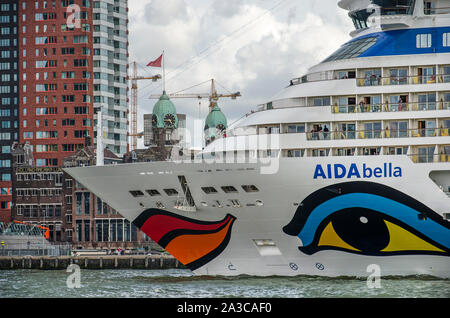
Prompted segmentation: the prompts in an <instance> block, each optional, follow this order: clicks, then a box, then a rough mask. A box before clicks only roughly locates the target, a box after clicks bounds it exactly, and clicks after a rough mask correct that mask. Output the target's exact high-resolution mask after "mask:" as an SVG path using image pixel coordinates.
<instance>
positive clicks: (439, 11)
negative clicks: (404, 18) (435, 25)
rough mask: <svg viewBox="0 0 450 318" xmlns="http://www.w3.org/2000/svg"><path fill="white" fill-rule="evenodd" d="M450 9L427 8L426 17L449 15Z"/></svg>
mask: <svg viewBox="0 0 450 318" xmlns="http://www.w3.org/2000/svg"><path fill="white" fill-rule="evenodd" d="M449 13H450V7H441V8H425V10H424V14H425V15H435V14H449Z"/></svg>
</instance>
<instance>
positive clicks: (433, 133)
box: [306, 128, 450, 141]
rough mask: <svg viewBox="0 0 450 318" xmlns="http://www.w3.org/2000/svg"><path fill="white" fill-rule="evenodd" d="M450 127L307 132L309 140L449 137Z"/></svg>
mask: <svg viewBox="0 0 450 318" xmlns="http://www.w3.org/2000/svg"><path fill="white" fill-rule="evenodd" d="M448 136H450V128H423V129H422V128H416V129H395V130H394V129H393V130H389V129H384V130H379V129H378V130H377V129H371V130H334V131H323V130H322V131H311V132H307V133H306V139H307V140H311V141H312V140H345V139H392V138H420V137H448Z"/></svg>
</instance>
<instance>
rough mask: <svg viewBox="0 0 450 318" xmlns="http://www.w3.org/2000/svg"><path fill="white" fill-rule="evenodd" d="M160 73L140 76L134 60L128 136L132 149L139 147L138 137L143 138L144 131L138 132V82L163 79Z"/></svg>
mask: <svg viewBox="0 0 450 318" xmlns="http://www.w3.org/2000/svg"><path fill="white" fill-rule="evenodd" d="M161 78H162V76H161V75H160V74H158V75H155V76H148V77H146V76H138V74H137V64H136V62H133V76H132V77H131V79H130V80H131V133H128V137H131V150H136V149H137V139H138V137H139V138H142V136H143V135H144V133H138V132H137V119H138V85H137V82H138V81H140V80H152V81H153V82H156V81H157V80H158V79H161Z"/></svg>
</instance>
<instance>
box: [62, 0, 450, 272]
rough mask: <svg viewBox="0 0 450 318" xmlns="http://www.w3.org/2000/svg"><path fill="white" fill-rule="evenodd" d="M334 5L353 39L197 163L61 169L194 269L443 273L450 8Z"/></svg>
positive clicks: (447, 268)
mask: <svg viewBox="0 0 450 318" xmlns="http://www.w3.org/2000/svg"><path fill="white" fill-rule="evenodd" d="M338 5H339V7H340V9H339V10H342V9H344V10H347V11H348V15H349V17H350V18H351V19H352V20H353V22H354V25H355V29H354V30H352V31H351V37H352V39H351V40H350V41H349V42H348V43H345V44H344V45H342V46H341V47H340V48H338V49H337V50H336V51H335V53H333V54H332V55H331V56H329V57H328V58H326V59H325V60H324V61H322V62H321V63H320V64H318V65H315V66H313V67H311V68H310V69H309V71H308V72H307V74H304V75H303V76H300V77H298V78H294V79H287V80H286V87H285V88H284V89H283V90H282V91H281V92H279V93H278V94H277V95H276V96H275V97H273V98H272V99H271V100H270V101H269V102H267V103H265V104H262V105H259V106H258V108H257V109H255V111H252V112H251V113H249V114H247V115H246V116H243V118H242V119H240V120H239V121H237V122H235V123H234V124H232V125H230V126H229V127H226V129H224V128H225V127H223V126H224V125H220V126H219V125H218V126H217V127H206V128H207V130H211V129H213V128H214V129H216V132H217V133H216V134H215V135H214V137H213V138H211V140H210V142H209V143H208V145H207V146H206V147H205V148H204V149H203V151H202V152H201V153H200V154H199V155H198V156H197V158H196V159H195V160H191V161H185V160H181V159H179V160H178V159H177V158H172V159H171V160H170V161H169V160H168V161H164V162H148V163H132V164H124V165H115V166H95V167H83V168H70V169H66V171H67V172H68V173H69V174H70V175H72V176H73V177H74V178H75V179H76V180H77V181H78V182H80V183H81V184H83V185H84V186H86V187H87V188H88V189H89V190H91V191H92V192H94V193H95V194H96V195H97V196H99V197H100V198H101V199H102V200H104V201H105V202H107V203H108V204H109V205H110V206H111V207H113V208H114V209H116V210H117V211H120V213H121V214H122V215H123V216H124V217H126V218H127V219H129V220H130V221H131V222H133V223H134V224H135V225H136V226H137V227H138V228H140V229H141V230H142V231H143V232H145V233H146V234H147V235H148V236H149V237H151V238H152V239H153V240H154V241H155V242H157V243H158V244H159V245H161V246H162V247H163V248H165V249H166V250H167V251H168V252H169V253H171V254H172V255H173V256H174V257H175V258H177V259H178V260H179V261H180V262H181V263H183V264H184V265H185V266H186V267H187V268H189V269H191V270H192V271H194V272H195V273H196V274H199V275H224V276H235V275H255V276H271V275H278V276H295V275H312V276H327V277H337V276H351V277H367V276H368V275H369V274H370V273H371V268H373V265H376V266H378V268H379V270H380V274H381V275H382V276H408V275H431V276H435V277H443V278H449V277H450V257H449V256H450V222H449V220H450V195H449V192H450V136H449V130H450V1H448V0H425V1H423V0H341V1H339V2H338ZM292 67H295V65H292ZM299 75H300V74H299ZM164 99H165V100H167V99H168V98H167V96H165V98H164ZM214 109H216V110H217V109H218V107H217V105H215V106H214ZM157 122H158V120H157V118H156V119H155V124H156V123H157Z"/></svg>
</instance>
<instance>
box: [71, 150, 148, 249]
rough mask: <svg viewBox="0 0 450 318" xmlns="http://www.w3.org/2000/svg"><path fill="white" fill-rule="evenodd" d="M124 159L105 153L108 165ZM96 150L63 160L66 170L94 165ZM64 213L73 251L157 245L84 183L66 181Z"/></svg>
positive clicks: (106, 151) (76, 154) (81, 151)
mask: <svg viewBox="0 0 450 318" xmlns="http://www.w3.org/2000/svg"><path fill="white" fill-rule="evenodd" d="M121 162H122V159H121V158H119V157H118V156H116V155H115V154H114V153H113V152H112V151H110V150H109V149H108V148H105V150H104V163H105V164H106V165H111V164H119V163H121ZM95 164H96V149H95V148H94V147H87V148H84V149H81V150H79V151H77V152H76V153H74V154H73V155H71V156H69V157H67V158H65V159H64V163H63V165H64V167H80V166H93V165H95ZM65 186H66V188H67V190H68V191H67V193H66V195H65V198H64V204H65V211H66V214H67V216H69V215H70V218H71V224H72V228H71V229H68V231H71V232H72V235H71V242H72V245H73V248H76V249H80V248H85V249H86V248H87V249H92V248H94V249H97V248H102V249H108V250H111V251H113V250H116V249H117V248H122V249H130V248H138V247H141V248H142V247H143V246H151V245H152V244H154V243H153V242H152V241H151V240H150V239H149V238H148V236H146V235H145V234H144V233H143V232H141V231H139V230H138V229H137V228H136V226H134V225H133V224H132V223H130V222H129V221H128V220H126V219H125V218H124V217H123V216H121V215H120V213H119V212H118V211H116V210H114V209H112V208H111V207H110V206H108V204H106V202H104V201H102V199H101V198H99V197H97V196H95V195H94V194H93V193H91V192H90V191H89V190H88V189H86V188H85V187H84V186H83V185H82V184H80V183H78V182H76V181H75V180H70V181H69V179H66V185H65Z"/></svg>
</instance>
